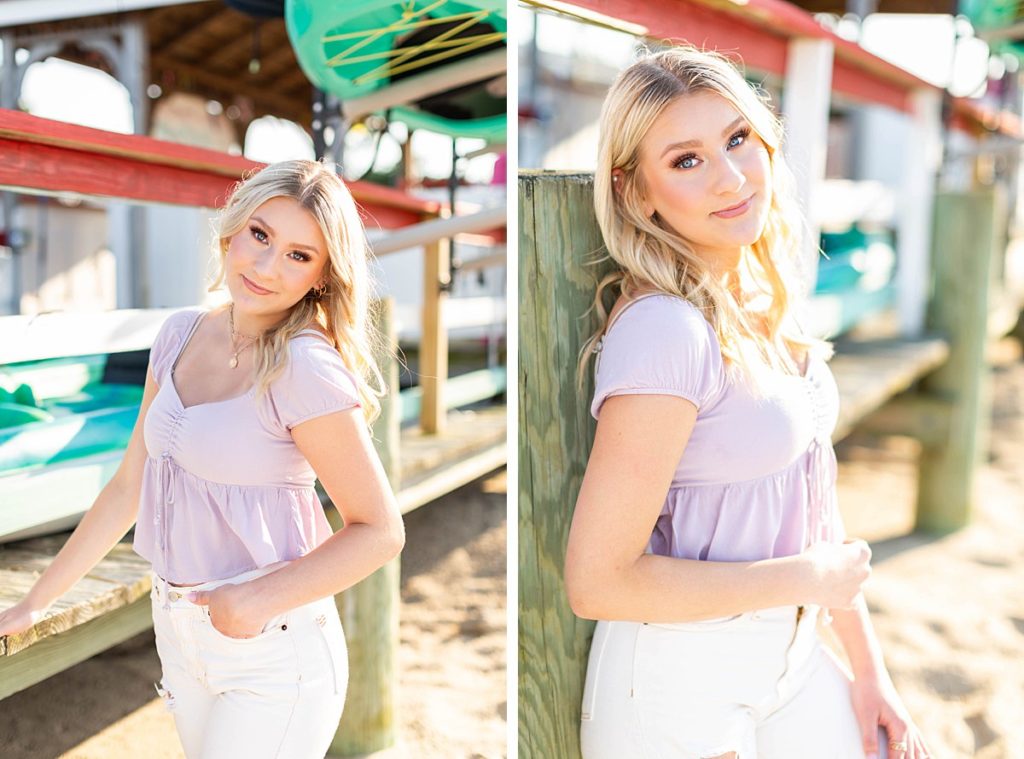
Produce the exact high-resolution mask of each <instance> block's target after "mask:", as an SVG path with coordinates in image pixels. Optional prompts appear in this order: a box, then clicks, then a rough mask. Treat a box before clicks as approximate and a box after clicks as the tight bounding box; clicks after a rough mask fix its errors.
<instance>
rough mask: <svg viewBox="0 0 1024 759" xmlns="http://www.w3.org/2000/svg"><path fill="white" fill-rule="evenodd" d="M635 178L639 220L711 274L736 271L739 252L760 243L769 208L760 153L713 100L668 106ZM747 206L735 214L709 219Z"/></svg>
mask: <svg viewBox="0 0 1024 759" xmlns="http://www.w3.org/2000/svg"><path fill="white" fill-rule="evenodd" d="M638 171H639V172H640V174H641V176H642V177H643V182H644V187H645V193H644V213H645V214H646V215H647V216H651V215H652V214H654V213H657V214H658V216H659V217H660V218H661V219H662V220H663V221H664V223H666V224H667V225H669V226H670V227H671V228H672V229H674V230H675V232H676V233H677V234H678V235H680V236H681V237H682V238H684V239H685V240H687V241H688V242H689V243H690V244H691V245H692V246H693V247H694V248H695V250H696V251H697V253H698V254H699V255H700V256H701V257H702V258H703V259H704V260H705V261H706V262H707V263H708V265H709V266H710V267H712V269H713V270H715V271H724V270H727V269H736V268H737V266H738V265H739V260H740V254H741V252H742V249H743V246H748V245H752V244H753V243H755V242H757V240H758V239H759V238H760V237H761V233H762V232H763V230H764V226H765V223H766V221H767V219H768V212H769V209H770V208H771V200H772V197H771V192H772V189H771V164H770V157H769V154H768V149H767V148H766V147H765V144H764V142H762V141H761V139H760V138H759V137H758V136H757V134H756V133H755V132H754V131H753V130H752V129H751V126H750V124H748V123H747V121H746V120H745V119H744V118H743V117H742V116H741V115H740V113H739V111H737V110H736V108H735V107H734V106H733V105H732V103H730V102H729V101H728V100H726V99H725V98H723V97H722V96H720V95H718V94H717V93H714V92H706V91H705V92H696V93H691V94H688V95H683V96H680V97H679V98H677V99H676V100H674V101H672V102H671V103H669V105H667V106H666V107H665V109H664V110H663V111H662V112H661V114H660V115H659V116H658V118H657V119H656V120H655V122H654V124H653V125H652V126H651V128H650V130H649V131H648V132H647V134H646V135H645V136H644V139H643V142H642V143H641V145H640V151H639V163H638ZM748 200H749V203H748V204H747V206H746V207H745V208H744V209H740V211H739V212H738V213H732V214H719V213H716V212H717V211H721V210H723V209H728V208H730V207H732V206H736V205H738V204H743V203H745V202H747V201H748Z"/></svg>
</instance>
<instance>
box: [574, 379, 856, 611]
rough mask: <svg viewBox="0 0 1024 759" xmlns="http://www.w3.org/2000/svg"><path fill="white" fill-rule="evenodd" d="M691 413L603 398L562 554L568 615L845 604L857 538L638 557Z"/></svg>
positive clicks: (678, 405)
mask: <svg viewBox="0 0 1024 759" xmlns="http://www.w3.org/2000/svg"><path fill="white" fill-rule="evenodd" d="M696 418H697V409H696V407H695V406H694V404H692V403H690V402H689V401H687V400H685V399H683V398H679V397H674V396H667V395H646V394H645V395H617V396H613V397H611V398H608V399H607V400H606V401H605V402H604V403H603V405H602V408H601V414H600V418H599V421H598V425H597V433H596V435H595V438H594V447H593V449H592V451H591V454H590V460H589V461H588V463H587V471H586V473H585V475H584V477H583V484H582V487H581V489H580V494H579V498H578V500H577V502H576V511H575V513H574V515H573V521H572V526H571V527H570V531H569V544H568V548H567V551H566V562H565V581H566V589H567V592H568V595H569V603H570V605H571V606H572V609H573V611H574V612H575V613H576V614H577V615H579V616H581V617H586V618H590V619H627V620H644V621H649V622H683V621H692V620H699V619H708V618H712V617H721V616H728V615H732V614H738V613H740V612H743V611H749V610H751V609H763V608H770V607H773V606H787V605H790V604H801V603H821V602H822V601H824V600H826V599H827V600H828V601H829V603H828V604H827V605H830V606H838V607H842V606H843V605H844V604H847V603H850V602H851V601H852V599H853V598H854V597H855V596H856V594H857V593H858V592H859V589H860V584H861V583H862V582H863V581H864V579H866V577H867V560H868V558H869V557H870V551H869V550H867V546H866V544H864V543H863V541H851V542H850V543H847V544H844V545H842V546H828V547H825V546H820V547H817V550H815V551H814V552H812V553H808V554H801V555H797V556H787V557H781V558H776V559H764V560H761V561H742V562H718V561H697V560H689V559H677V558H670V557H664V556H654V555H650V554H645V553H644V551H645V549H646V546H647V542H648V540H649V538H650V536H651V532H652V530H653V528H654V524H655V521H656V520H657V517H658V514H659V513H660V511H661V507H662V504H663V503H664V500H665V495H666V493H667V492H668V489H669V487H670V485H671V483H672V476H673V474H674V472H675V469H676V466H677V464H678V463H679V459H680V458H681V457H682V455H683V451H684V450H685V448H686V443H687V442H688V440H689V437H690V434H691V432H692V430H693V426H694V423H695V422H696Z"/></svg>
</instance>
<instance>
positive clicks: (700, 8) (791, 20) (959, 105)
mask: <svg viewBox="0 0 1024 759" xmlns="http://www.w3.org/2000/svg"><path fill="white" fill-rule="evenodd" d="M566 4H568V5H575V6H577V7H579V8H585V9H587V10H590V11H593V12H595V13H599V14H601V15H603V16H606V17H609V18H612V19H618V20H621V21H625V22H628V23H630V24H636V25H638V26H641V27H644V28H645V29H646V30H647V31H646V33H645V34H644V36H645V37H647V38H649V39H654V40H661V39H665V40H672V39H675V40H681V39H685V40H686V41H688V42H691V43H693V44H695V45H702V46H704V47H707V48H711V49H717V50H718V51H720V52H722V53H724V54H727V55H735V56H738V57H740V58H742V61H743V63H745V64H746V65H748V66H750V67H752V68H754V69H759V70H761V71H766V72H770V73H773V74H777V75H779V76H782V75H784V74H785V71H786V55H787V49H788V48H787V43H788V41H789V40H790V39H791V38H793V37H808V38H812V39H814V38H817V39H828V40H831V41H832V43H833V44H834V45H835V51H836V52H835V59H834V60H833V63H832V89H833V90H834V91H835V92H838V93H841V94H843V95H846V96H847V97H850V98H852V99H854V100H858V101H861V102H868V103H874V104H876V105H884V106H888V107H890V108H895V109H897V110H901V111H905V112H909V111H910V110H911V107H912V106H911V103H910V99H909V95H910V93H911V92H912V91H913V90H916V89H921V88H924V89H938V88H936V87H935V85H933V84H931V83H930V82H926V81H924V80H923V79H919V78H918V77H916V76H914V75H913V74H911V73H910V72H908V71H906V70H904V69H901V68H900V67H899V66H896V65H894V64H892V63H889V62H888V61H886V60H883V59H882V58H879V57H878V56H876V55H874V54H872V53H869V52H868V51H867V50H865V49H864V48H862V47H861V46H860V45H858V44H857V43H856V42H851V41H850V40H846V39H843V38H842V37H838V36H836V35H835V34H833V33H832V32H831V31H829V30H828V29H825V28H824V27H822V26H821V25H820V24H819V23H818V22H817V21H815V20H814V17H813V16H812V15H811V14H810V13H808V12H807V11H805V10H804V9H803V8H800V7H799V6H796V5H793V4H792V3H789V2H786V0H744V1H743V2H721V0H566ZM952 105H953V118H952V126H954V127H955V128H959V129H962V130H964V131H967V132H980V131H999V132H1001V133H1003V134H1007V135H1011V136H1021V134H1022V131H1021V125H1020V123H1019V120H1018V119H1016V118H1015V117H1012V116H1007V115H1006V114H993V113H991V112H989V111H987V110H985V109H982V108H979V107H978V105H977V104H976V103H975V102H974V101H971V100H969V99H968V98H953V101H952Z"/></svg>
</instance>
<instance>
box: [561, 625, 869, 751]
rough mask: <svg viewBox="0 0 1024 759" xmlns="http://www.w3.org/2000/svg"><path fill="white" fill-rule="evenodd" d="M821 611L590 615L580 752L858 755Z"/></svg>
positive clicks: (842, 677)
mask: <svg viewBox="0 0 1024 759" xmlns="http://www.w3.org/2000/svg"><path fill="white" fill-rule="evenodd" d="M819 611H820V608H819V607H817V606H806V607H803V611H800V609H799V607H796V606H780V607H775V608H772V609H760V610H757V611H748V612H744V613H742V614H736V615H734V616H731V617H719V618H717V619H708V620H701V621H697V622H683V623H675V624H661V623H645V622H606V621H601V622H598V623H597V627H596V628H595V630H594V638H593V641H592V643H591V648H590V658H589V661H588V665H587V676H586V683H585V686H584V692H583V704H582V710H581V722H580V725H581V727H580V738H581V745H582V751H583V757H584V759H707V758H708V757H718V756H721V755H723V754H724V755H726V756H730V752H735V754H736V756H737V759H822V758H823V757H828V759H864V749H863V748H862V742H861V737H860V729H859V727H858V725H857V719H856V715H855V714H854V711H853V705H852V702H851V701H850V680H849V677H848V675H847V674H846V673H845V671H844V669H843V668H842V665H841V664H839V662H838V661H837V660H836V658H835V655H834V654H833V653H832V652H831V651H829V650H828V649H827V648H826V647H825V646H824V645H823V644H822V643H821V640H820V638H819V636H818V633H817V630H816V629H815V623H816V620H817V617H818V613H819Z"/></svg>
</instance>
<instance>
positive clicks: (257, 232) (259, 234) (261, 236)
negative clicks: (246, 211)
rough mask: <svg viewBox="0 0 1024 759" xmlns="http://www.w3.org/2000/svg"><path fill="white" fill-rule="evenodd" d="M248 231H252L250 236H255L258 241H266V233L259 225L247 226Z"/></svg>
mask: <svg viewBox="0 0 1024 759" xmlns="http://www.w3.org/2000/svg"><path fill="white" fill-rule="evenodd" d="M249 231H250V232H252V236H253V237H255V238H256V239H257V240H259V241H260V242H266V241H267V233H266V232H264V231H263V230H262V229H260V228H259V227H256V226H253V227H249Z"/></svg>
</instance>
